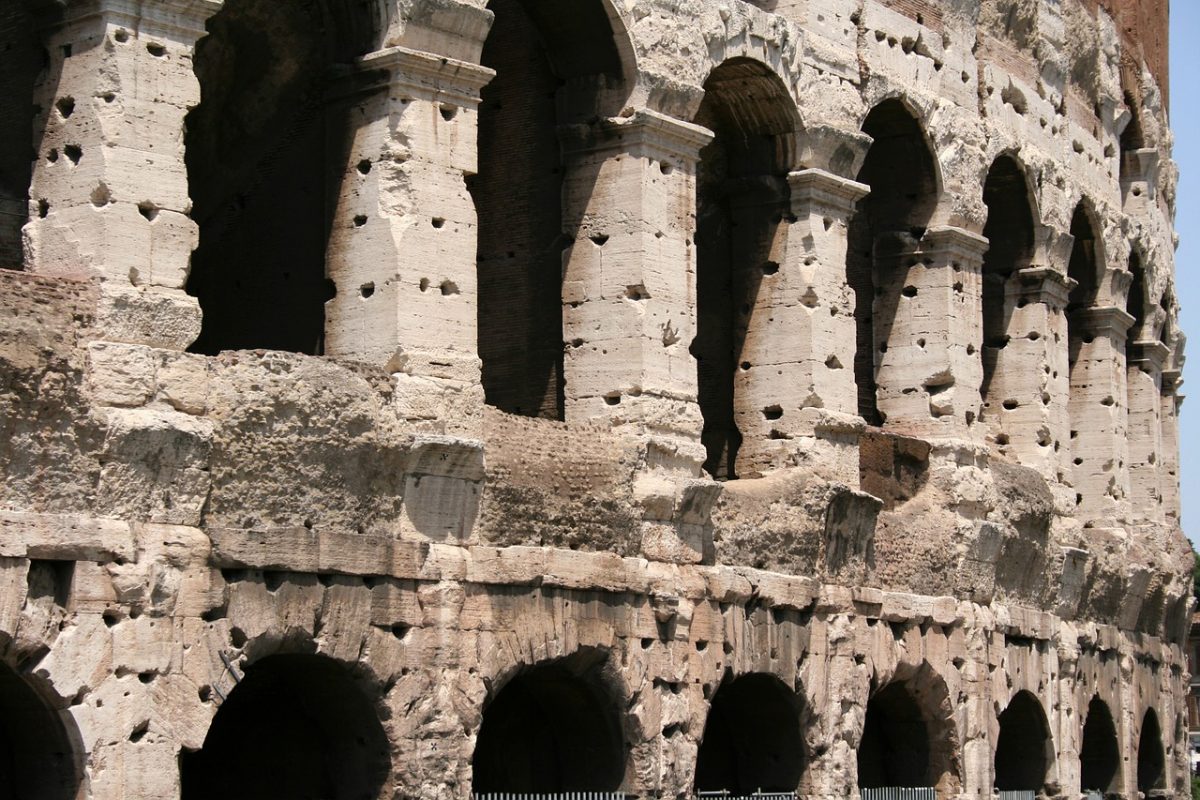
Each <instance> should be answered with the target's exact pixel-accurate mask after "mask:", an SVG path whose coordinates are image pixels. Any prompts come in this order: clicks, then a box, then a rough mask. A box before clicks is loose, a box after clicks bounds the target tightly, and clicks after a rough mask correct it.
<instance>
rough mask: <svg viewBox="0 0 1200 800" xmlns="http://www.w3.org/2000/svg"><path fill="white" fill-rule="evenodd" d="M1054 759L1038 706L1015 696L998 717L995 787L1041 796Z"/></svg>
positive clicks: (1032, 699)
mask: <svg viewBox="0 0 1200 800" xmlns="http://www.w3.org/2000/svg"><path fill="white" fill-rule="evenodd" d="M1053 759H1054V744H1053V742H1052V740H1051V738H1050V726H1049V724H1048V723H1047V722H1046V714H1045V712H1044V711H1042V706H1041V704H1040V703H1039V702H1038V700H1037V698H1036V697H1034V696H1033V695H1032V694H1031V693H1029V692H1025V691H1021V692H1017V693H1016V695H1015V696H1014V697H1013V699H1012V700H1010V701H1009V703H1008V707H1007V708H1005V709H1004V711H1003V712H1002V713H1001V714H1000V736H999V738H998V739H997V740H996V760H995V775H994V783H995V787H996V788H997V789H999V790H1000V791H1033V792H1039V793H1040V792H1041V791H1042V787H1043V786H1044V785H1045V783H1046V774H1047V772H1048V771H1049V769H1050V764H1051V763H1052V761H1053Z"/></svg>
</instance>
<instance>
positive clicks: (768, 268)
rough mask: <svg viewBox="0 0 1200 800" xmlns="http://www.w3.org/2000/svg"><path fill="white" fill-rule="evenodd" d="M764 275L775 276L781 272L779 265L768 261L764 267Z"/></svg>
mask: <svg viewBox="0 0 1200 800" xmlns="http://www.w3.org/2000/svg"><path fill="white" fill-rule="evenodd" d="M762 271H763V275H774V274H775V273H777V272H779V264H777V263H776V262H774V261H768V262H766V263H764V264H763V266H762Z"/></svg>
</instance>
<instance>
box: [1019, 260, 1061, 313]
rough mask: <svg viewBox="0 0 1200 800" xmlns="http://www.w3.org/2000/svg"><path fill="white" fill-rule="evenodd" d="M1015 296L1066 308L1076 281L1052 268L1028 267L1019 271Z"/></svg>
mask: <svg viewBox="0 0 1200 800" xmlns="http://www.w3.org/2000/svg"><path fill="white" fill-rule="evenodd" d="M1016 278H1017V280H1016V283H1015V292H1014V294H1015V295H1016V296H1017V297H1019V298H1022V299H1025V300H1027V301H1029V302H1033V303H1045V304H1046V305H1050V306H1056V307H1058V308H1062V307H1064V306H1066V304H1067V300H1068V298H1069V297H1070V296H1071V290H1072V289H1074V288H1075V283H1076V281H1075V279H1074V278H1068V277H1067V276H1066V275H1064V274H1062V273H1061V272H1059V271H1058V270H1056V269H1052V268H1050V267H1026V268H1025V269H1022V270H1017V274H1016Z"/></svg>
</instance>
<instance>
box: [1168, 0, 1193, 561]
mask: <svg viewBox="0 0 1200 800" xmlns="http://www.w3.org/2000/svg"><path fill="white" fill-rule="evenodd" d="M1197 34H1200V3H1197V2H1195V0H1175V2H1174V3H1172V4H1171V106H1170V109H1171V110H1170V114H1171V128H1172V129H1173V130H1174V131H1175V152H1174V158H1175V161H1176V162H1178V163H1179V171H1180V178H1179V196H1178V202H1177V204H1176V216H1175V229H1176V230H1177V231H1179V239H1180V241H1179V249H1178V250H1177V251H1176V253H1175V279H1176V282H1177V291H1178V298H1179V303H1180V305H1181V306H1182V308H1183V310H1182V312H1181V317H1180V325H1181V327H1182V328H1183V330H1184V332H1185V333H1187V334H1188V338H1189V339H1190V341H1189V342H1188V348H1187V350H1188V354H1189V355H1190V356H1191V358H1189V359H1188V363H1187V364H1186V365H1185V366H1184V373H1183V377H1184V381H1185V385H1184V386H1183V388H1182V389H1181V391H1182V392H1183V394H1185V395H1188V394H1194V397H1192V398H1191V399H1190V400H1187V401H1185V402H1184V404H1183V415H1182V419H1181V421H1180V428H1181V430H1180V437H1179V438H1180V441H1179V444H1180V476H1181V478H1182V484H1183V486H1182V493H1183V530H1184V532H1186V533H1187V534H1188V538H1190V539H1191V540H1192V542H1193V543H1197V542H1200V453H1197V452H1196V448H1197V444H1198V442H1197V431H1200V349H1198V348H1200V273H1198V272H1197V267H1196V262H1197V259H1200V75H1197V70H1198V69H1200V55H1198V53H1197V50H1196V48H1195V46H1194V44H1193V43H1194V42H1195V41H1196V37H1197Z"/></svg>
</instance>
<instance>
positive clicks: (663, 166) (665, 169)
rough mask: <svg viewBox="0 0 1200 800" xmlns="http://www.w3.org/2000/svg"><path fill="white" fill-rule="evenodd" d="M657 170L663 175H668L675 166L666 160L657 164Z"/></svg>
mask: <svg viewBox="0 0 1200 800" xmlns="http://www.w3.org/2000/svg"><path fill="white" fill-rule="evenodd" d="M658 171H659V172H661V173H662V174H663V175H670V174H671V173H672V172H674V171H675V167H673V166H671V165H670V164H668V163H667V162H665V161H663V162H662V163H660V164H659V165H658Z"/></svg>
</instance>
